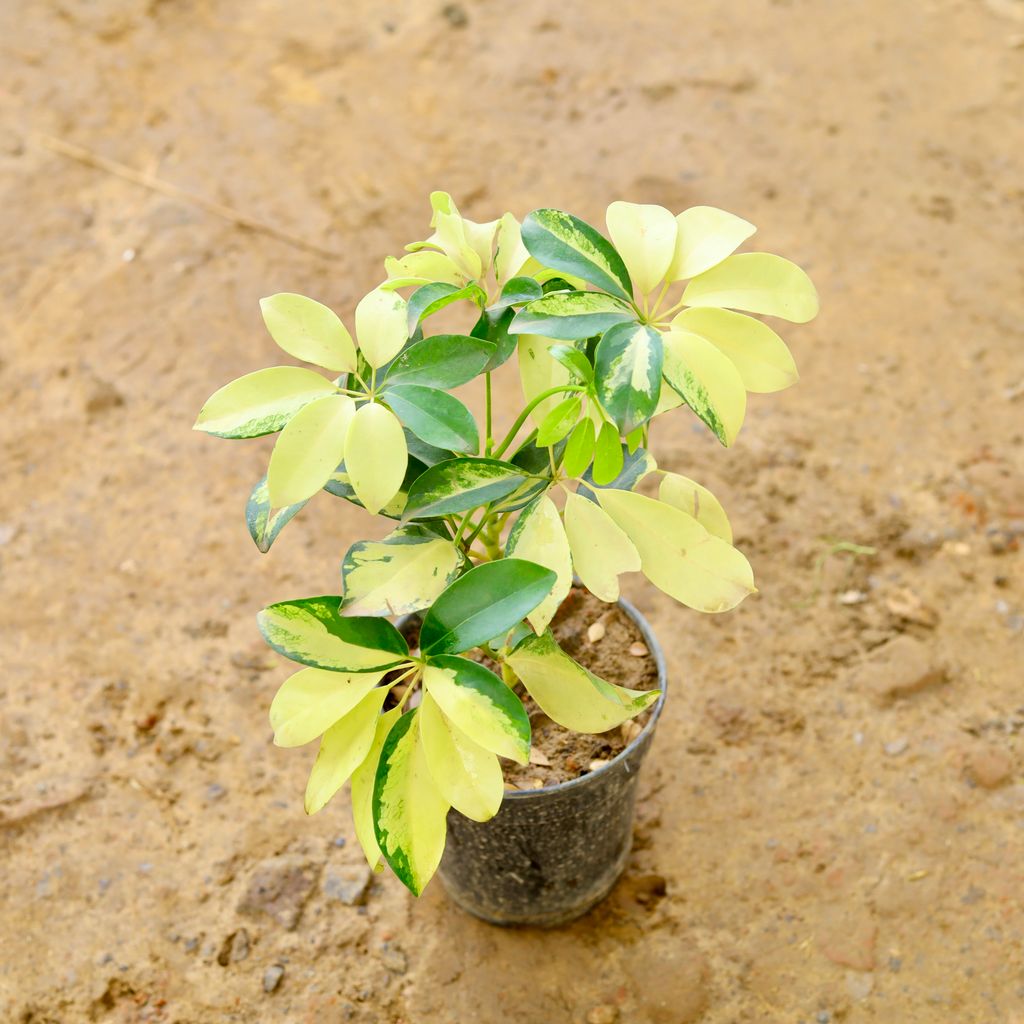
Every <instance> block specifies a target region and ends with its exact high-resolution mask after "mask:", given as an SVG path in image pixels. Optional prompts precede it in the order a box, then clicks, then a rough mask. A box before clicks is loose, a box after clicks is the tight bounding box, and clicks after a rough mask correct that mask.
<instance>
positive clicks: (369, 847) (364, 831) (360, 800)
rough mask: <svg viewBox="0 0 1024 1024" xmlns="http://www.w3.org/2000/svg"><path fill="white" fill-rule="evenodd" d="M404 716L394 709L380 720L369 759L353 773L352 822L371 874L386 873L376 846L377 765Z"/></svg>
mask: <svg viewBox="0 0 1024 1024" xmlns="http://www.w3.org/2000/svg"><path fill="white" fill-rule="evenodd" d="M401 714H402V709H401V708H392V709H391V710H390V711H385V712H384V713H383V714H382V715H380V716H379V717H378V718H377V721H376V724H375V728H374V732H373V741H372V742H371V744H370V748H369V750H368V751H367V753H366V757H365V758H363V760H362V761H361V762H360V764H359V767H358V768H356V770H355V771H354V772H353V773H352V823H353V824H354V825H355V829H356V838H357V839H358V840H359V845H360V846H361V847H362V848H363V853H364V855H365V856H366V863H367V864H369V865H370V869H371V870H372V871H383V870H384V866H383V865H382V864H381V862H380V859H381V854H380V847H379V846H378V845H377V836H376V833H375V832H374V829H373V786H374V783H375V782H376V781H377V766H378V765H379V764H380V753H381V751H382V750H383V749H384V741H385V740H386V739H387V738H388V733H389V732H391V729H392V727H393V726H394V724H395V722H396V721H398V718H399V717H400V715H401Z"/></svg>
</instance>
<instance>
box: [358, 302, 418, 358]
mask: <svg viewBox="0 0 1024 1024" xmlns="http://www.w3.org/2000/svg"><path fill="white" fill-rule="evenodd" d="M407 319H408V306H407V304H406V301H405V299H403V298H402V296H401V295H399V294H397V293H396V292H394V291H390V290H388V289H386V288H374V289H373V291H371V292H368V293H367V294H366V295H364V296H363V298H362V299H360V300H359V305H358V306H356V337H357V338H358V339H359V351H360V352H362V353H363V357H364V358H365V359H366V361H367V362H368V363H369V364H370V366H372V367H373V368H374V369H376V368H377V367H378V366H383V365H384V364H385V363H386V362H388V361H389V360H391V359H394V357H395V356H397V355H398V353H399V352H401V351H402V346H403V345H404V344H405V343H406V341H408V340H409V329H408V324H407Z"/></svg>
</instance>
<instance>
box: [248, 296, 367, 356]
mask: <svg viewBox="0 0 1024 1024" xmlns="http://www.w3.org/2000/svg"><path fill="white" fill-rule="evenodd" d="M260 310H261V312H262V313H263V322H264V323H265V324H266V325H267V330H268V331H270V336H271V337H272V338H273V339H274V341H276V342H277V343H278V345H280V346H281V348H283V349H284V350H285V352H287V353H288V354H289V355H292V356H295V358H296V359H304V360H305V361H306V362H307V363H316V365H317V366H324V367H326V368H327V369H328V370H335V371H337V372H339V373H350V372H351V371H352V370H354V369H355V368H356V347H355V345H353V344H352V336H351V335H350V334H349V333H348V330H347V328H346V327H345V325H344V324H343V323H342V322H341V320H339V319H338V315H337V314H336V313H335V312H334V311H333V310H331V309H328V308H327V307H326V306H325V305H323V304H322V303H319V302H317V301H316V300H315V299H308V298H306V296H305V295H294V294H292V293H290V292H280V293H278V294H277V295H270V296H268V297H267V298H265V299H260Z"/></svg>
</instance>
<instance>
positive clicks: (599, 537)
mask: <svg viewBox="0 0 1024 1024" xmlns="http://www.w3.org/2000/svg"><path fill="white" fill-rule="evenodd" d="M565 533H566V536H567V537H568V539H569V547H570V549H571V550H572V564H573V567H574V568H575V570H576V575H577V576H579V578H580V580H581V581H582V583H583V585H584V586H585V587H586V588H587V590H589V591H590V592H591V593H592V594H593V595H594V597H597V598H600V599H601V600H602V601H608V602H609V603H611V602H614V601H618V599H619V576H620V574H621V573H624V572H639V571H640V556H639V555H638V554H637V550H636V548H635V547H634V546H633V542H632V541H631V540H630V539H629V538H628V537H627V536H626V535H625V533H623V532H622V530H620V529H619V527H618V526H616V525H615V522H614V521H613V520H612V519H611V517H610V516H609V515H608V513H607V512H605V511H604V509H602V508H601V507H600V506H598V505H595V504H594V503H593V502H592V501H589V500H588V499H586V498H584V497H582V496H581V495H579V494H570V495H568V497H566V499H565Z"/></svg>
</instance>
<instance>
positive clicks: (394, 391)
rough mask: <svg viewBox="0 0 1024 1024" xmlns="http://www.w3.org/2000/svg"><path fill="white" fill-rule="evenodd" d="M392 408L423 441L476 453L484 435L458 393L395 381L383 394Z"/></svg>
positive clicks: (383, 397)
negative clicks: (480, 433)
mask: <svg viewBox="0 0 1024 1024" xmlns="http://www.w3.org/2000/svg"><path fill="white" fill-rule="evenodd" d="M381 398H382V399H383V401H385V402H387V403H388V405H390V406H391V411H392V412H393V413H394V414H395V415H396V416H397V417H398V418H399V419H400V420H401V421H402V423H403V424H404V425H405V426H406V427H408V428H409V429H410V430H411V431H412V432H413V433H414V434H415V435H416V436H417V437H418V438H419V439H420V440H421V441H426V442H427V444H430V445H435V446H436V447H438V448H446V449H448V450H450V451H453V452H468V453H470V454H473V453H475V452H476V451H477V449H478V448H479V447H480V435H479V433H478V431H477V426H476V421H475V420H474V419H473V414H472V413H471V412H470V411H469V410H468V409H467V408H466V407H465V406H464V405H463V404H462V402H460V401H459V400H458V399H457V398H456V397H455V396H454V395H450V394H448V392H447V391H441V390H439V389H438V388H427V387H423V386H422V385H420V384H395V385H391V386H388V387H386V388H385V389H384V391H383V392H382V393H381Z"/></svg>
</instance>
